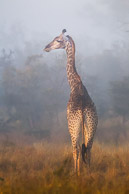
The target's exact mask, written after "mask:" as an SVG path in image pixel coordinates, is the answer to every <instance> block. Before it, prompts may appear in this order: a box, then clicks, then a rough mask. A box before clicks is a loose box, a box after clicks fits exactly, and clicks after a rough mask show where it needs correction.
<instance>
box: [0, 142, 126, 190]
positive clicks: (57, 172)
mask: <svg viewBox="0 0 129 194" xmlns="http://www.w3.org/2000/svg"><path fill="white" fill-rule="evenodd" d="M81 166H82V168H81V175H80V176H79V177H77V176H76V175H75V174H74V173H73V159H72V149H71V144H70V142H68V143H57V142H56V143H54V142H49V141H44V140H43V141H39V142H36V143H34V142H33V143H30V144H28V145H27V144H24V143H23V144H19V145H18V144H15V143H13V141H9V140H8V141H1V143H0V194H43V193H46V194H47V193H50V194H51V193H55V194H58V193H59V194H63V193H64V194H65V193H74V194H76V193H79V194H81V193H82V194H83V193H88V194H92V193H93V194H100V193H102V194H109V193H110V194H119V193H120V194H128V193H129V145H122V146H121V147H120V146H115V145H110V146H109V145H107V144H106V145H105V144H100V143H98V142H97V141H96V142H94V145H93V149H92V160H91V167H90V169H87V168H86V166H85V165H84V164H81Z"/></svg>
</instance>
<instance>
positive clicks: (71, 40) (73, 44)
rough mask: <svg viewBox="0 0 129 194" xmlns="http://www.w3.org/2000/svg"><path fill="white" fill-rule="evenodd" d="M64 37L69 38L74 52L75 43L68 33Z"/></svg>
mask: <svg viewBox="0 0 129 194" xmlns="http://www.w3.org/2000/svg"><path fill="white" fill-rule="evenodd" d="M66 37H67V38H68V39H69V41H70V42H71V44H72V46H73V48H74V53H75V43H74V41H73V39H72V37H71V36H69V35H67V36H66Z"/></svg>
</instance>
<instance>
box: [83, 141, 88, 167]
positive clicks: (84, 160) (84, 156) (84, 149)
mask: <svg viewBox="0 0 129 194" xmlns="http://www.w3.org/2000/svg"><path fill="white" fill-rule="evenodd" d="M86 152H87V148H86V146H85V144H84V143H83V144H82V160H83V162H84V163H86Z"/></svg>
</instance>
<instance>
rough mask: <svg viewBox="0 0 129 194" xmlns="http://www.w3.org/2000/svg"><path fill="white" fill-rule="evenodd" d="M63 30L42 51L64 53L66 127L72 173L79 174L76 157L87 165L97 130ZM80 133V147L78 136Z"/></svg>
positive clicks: (71, 46) (71, 43) (92, 108)
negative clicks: (66, 100)
mask: <svg viewBox="0 0 129 194" xmlns="http://www.w3.org/2000/svg"><path fill="white" fill-rule="evenodd" d="M65 32H66V30H65V29H64V30H62V33H61V34H60V35H59V36H57V37H56V38H54V40H53V41H52V42H50V43H49V44H48V45H47V46H46V47H45V48H44V50H45V51H46V52H49V51H51V50H54V49H65V50H66V54H67V65H66V71H67V79H68V82H69V86H70V98H69V101H68V104H67V120H68V128H69V132H70V136H71V141H72V148H73V159H74V169H75V172H76V173H77V174H78V175H79V174H80V155H82V161H83V162H85V163H86V164H87V166H90V158H91V148H92V144H93V138H94V134H95V132H96V129H97V124H98V116H97V111H96V107H95V105H94V103H93V101H92V99H91V97H90V96H89V94H88V92H87V90H86V88H85V86H84V85H83V83H82V81H81V78H80V76H79V75H78V73H77V71H76V67H75V44H74V41H73V39H72V38H71V37H70V36H69V35H67V36H66V35H65ZM81 131H82V148H81V147H80V144H79V142H80V136H81Z"/></svg>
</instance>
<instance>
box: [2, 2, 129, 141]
mask: <svg viewBox="0 0 129 194" xmlns="http://www.w3.org/2000/svg"><path fill="white" fill-rule="evenodd" d="M128 10H129V1H122V0H112V1H107V0H105V1H104V0H94V1H90V0H80V1H74V0H69V1H68V0H65V1H59V0H55V1H50V0H47V1H44V0H37V1H36V0H28V1H25V0H22V1H21V0H19V1H17V0H12V1H9V0H0V51H1V52H0V80H1V82H0V88H1V96H0V99H1V102H0V106H1V114H0V121H1V126H0V131H2V132H3V131H4V132H5V131H11V130H15V131H19V130H20V131H24V132H25V133H29V134H31V133H34V134H36V133H37V132H39V134H40V135H39V136H40V137H41V133H42V134H43V135H42V138H43V137H46V136H48V137H49V136H51V135H53V133H54V132H55V131H56V132H57V131H58V133H59V134H60V133H62V132H63V133H65V135H66V137H67V134H68V130H66V129H67V121H66V105H67V101H68V97H69V86H68V83H67V77H66V68H65V67H66V54H65V51H64V50H55V51H52V52H51V53H45V52H44V51H43V48H44V47H45V46H46V44H48V43H49V42H50V41H51V40H52V39H53V38H55V37H56V36H58V35H59V34H60V33H61V31H62V29H64V28H66V29H67V34H69V35H70V36H72V38H73V39H74V41H75V45H76V67H77V70H78V72H79V74H80V76H81V78H82V81H83V83H84V85H85V86H86V87H87V89H88V92H89V94H90V95H91V97H92V98H93V100H94V102H95V104H96V106H97V110H98V114H99V121H100V122H99V132H98V135H97V137H98V139H101V136H103V139H104V140H105V141H109V136H108V135H107V131H109V132H111V134H112V137H113V140H115V142H117V143H118V142H119V141H120V139H121V137H122V138H123V136H122V135H123V134H124V138H125V137H128V126H129V119H128V116H129V112H128V110H126V107H128V97H129V88H128V81H129V80H128V77H129V68H128V66H129V65H128V64H129V55H128V53H129V12H128ZM123 101H124V103H125V104H124V103H122V102H123ZM120 104H121V106H119V105H120ZM113 119H114V120H113ZM123 120H124V122H123ZM114 123H115V124H114ZM30 131H31V132H30ZM123 131H124V133H123ZM116 134H117V135H116ZM118 134H119V135H118ZM39 136H38V137H39Z"/></svg>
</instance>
